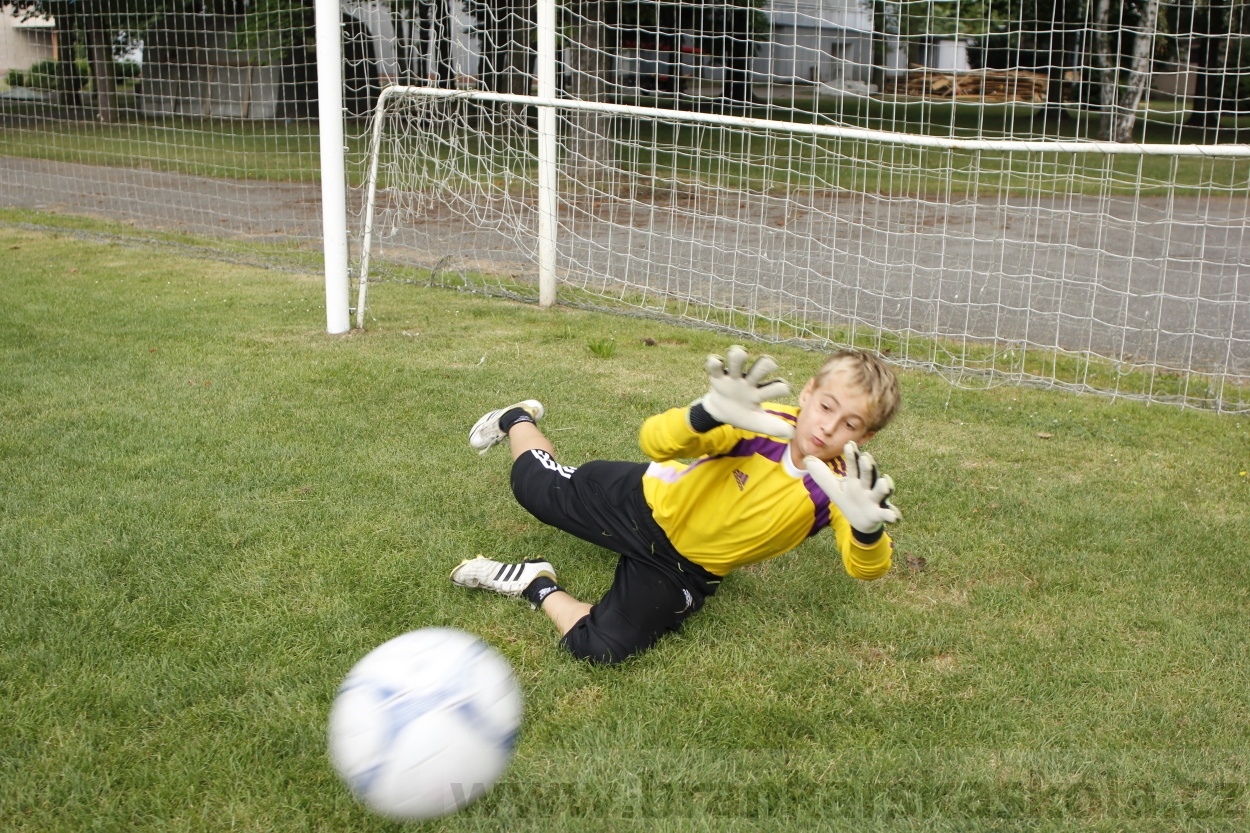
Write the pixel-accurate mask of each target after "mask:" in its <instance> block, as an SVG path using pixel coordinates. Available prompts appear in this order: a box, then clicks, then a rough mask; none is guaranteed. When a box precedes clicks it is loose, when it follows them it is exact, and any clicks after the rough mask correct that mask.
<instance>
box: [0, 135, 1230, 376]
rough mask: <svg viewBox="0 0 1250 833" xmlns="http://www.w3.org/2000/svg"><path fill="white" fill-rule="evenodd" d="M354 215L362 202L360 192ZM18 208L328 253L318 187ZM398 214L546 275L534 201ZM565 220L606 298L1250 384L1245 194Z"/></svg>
mask: <svg viewBox="0 0 1250 833" xmlns="http://www.w3.org/2000/svg"><path fill="white" fill-rule="evenodd" d="M350 199H351V200H352V201H353V202H354V204H355V205H357V206H358V205H359V194H353V195H352V196H351V198H350ZM0 204H3V205H6V206H12V207H24V208H34V209H40V210H44V211H50V212H57V213H67V214H85V215H90V216H96V217H103V218H108V219H112V220H121V221H124V222H129V223H132V224H134V225H136V226H139V227H144V228H153V229H164V230H176V231H183V232H189V233H193V234H202V235H213V236H225V237H231V238H237V239H248V240H272V241H279V240H297V241H303V242H306V243H308V244H309V245H316V244H317V242H318V241H319V238H320V228H321V221H320V216H319V208H320V190H319V188H318V186H316V185H315V184H303V183H271V182H261V181H242V180H222V179H210V178H206V177H195V176H186V175H182V174H174V173H157V172H152V171H142V170H132V169H121V168H105V167H98V166H90V165H78V164H64V163H51V162H45V161H39V160H30V159H18V158H13V157H0ZM394 208H395V206H392V205H390V203H389V202H388V200H387V199H386V198H385V197H384V199H383V200H382V209H383V210H382V213H381V215H380V218H379V232H378V244H377V248H376V249H375V255H376V256H378V257H382V258H387V259H390V260H398V261H403V262H408V263H413V264H416V265H420V266H425V267H431V266H433V265H434V264H436V263H439V262H442V263H444V264H447V263H449V262H450V264H451V265H452V266H453V267H454V268H462V269H466V270H472V271H482V272H487V273H490V274H501V275H530V276H532V275H533V274H534V272H535V268H534V265H533V264H534V263H535V261H536V258H535V257H534V250H535V235H534V232H535V229H536V227H537V223H536V211H535V207H534V205H533V202H532V200H513V199H503V198H499V199H497V200H496V201H495V202H494V203H491V204H482V203H480V202H474V203H470V202H461V201H460V200H459V198H458V197H457V195H455V194H442V195H440V197H439V198H438V199H436V200H430V201H428V203H427V204H426V205H425V206H424V207H423V208H422V209H421V211H420V212H419V213H417V214H416V215H413V214H408V215H403V214H400V213H397V212H396V211H395V210H394ZM355 210H356V209H355V208H353V211H355ZM475 215H476V217H477V220H475V221H474V222H472V223H471V222H469V221H468V220H466V217H472V216H475ZM560 219H561V226H562V229H561V235H560V239H561V241H562V242H561V245H560V257H559V263H560V264H561V268H562V272H563V276H564V277H563V279H564V280H566V281H567V282H569V283H571V284H575V285H579V286H582V287H584V288H586V289H588V290H591V291H593V292H599V293H604V294H608V295H613V296H620V295H625V294H632V295H634V296H638V295H640V294H641V295H642V296H644V297H646V296H650V297H652V298H665V297H673V296H687V297H689V296H693V297H695V298H699V299H703V300H706V301H709V302H711V303H714V304H717V305H722V306H731V305H732V306H738V307H748V306H749V307H753V308H755V309H760V310H763V311H765V312H767V313H769V314H771V315H780V316H786V317H791V316H795V317H802V318H805V319H806V320H808V321H813V322H819V323H827V324H839V323H845V322H848V321H852V320H853V321H857V322H860V323H863V324H867V325H869V326H880V327H885V328H887V329H892V330H899V329H909V330H911V331H913V332H917V333H920V334H926V335H928V334H941V335H947V336H959V335H971V336H975V337H977V338H986V339H998V340H1002V341H1013V342H1014V341H1026V342H1029V343H1032V344H1035V345H1041V346H1051V345H1057V346H1060V347H1062V348H1064V349H1069V350H1083V349H1092V350H1094V351H1095V352H1097V353H1099V354H1100V355H1104V356H1109V357H1113V358H1118V359H1124V360H1128V361H1139V362H1147V363H1157V364H1160V365H1164V366H1168V367H1174V368H1177V369H1186V368H1193V369H1200V370H1214V371H1217V372H1227V373H1229V374H1231V375H1233V376H1241V377H1250V268H1248V267H1250V199H1248V198H1247V197H1246V196H1245V195H1241V196H1238V197H1237V198H1229V197H1228V196H1225V197H1224V199H1223V200H1222V201H1215V200H1208V199H1199V198H1173V199H1172V200H1170V201H1166V200H1164V199H1162V198H1150V199H1142V200H1139V201H1129V200H1126V199H1123V198H1106V197H1104V198H1099V197H1082V196H1076V197H1067V198H1063V199H1057V198H1049V199H1048V198H1007V197H1003V198H991V199H984V200H977V201H963V202H944V201H939V200H928V201H924V200H915V199H906V200H904V199H891V198H888V197H882V196H880V195H871V194H853V195H847V194H837V193H817V194H807V195H805V196H803V197H800V198H798V199H792V198H781V197H779V196H761V195H759V194H754V195H751V196H747V195H744V194H740V193H737V192H732V191H726V190H710V189H709V190H707V191H703V192H692V193H687V194H682V195H671V194H670V195H668V196H657V195H648V196H646V198H645V199H642V198H639V196H638V195H637V194H635V195H634V197H633V198H632V199H631V198H618V199H611V200H604V199H600V200H597V201H585V202H583V203H573V204H569V205H566V206H565V207H564V208H563V209H562V213H561V217H560ZM350 224H351V225H352V226H353V228H354V227H355V226H356V224H357V220H355V219H354V218H353V219H352V220H350ZM1039 243H1040V244H1041V245H1039ZM448 258H450V261H449V260H448ZM1055 275H1061V276H1062V277H1061V278H1056V277H1054V276H1055Z"/></svg>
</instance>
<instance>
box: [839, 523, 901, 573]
mask: <svg viewBox="0 0 1250 833" xmlns="http://www.w3.org/2000/svg"><path fill="white" fill-rule="evenodd" d="M831 526H832V527H833V536H834V538H836V539H837V542H838V551H839V552H840V553H841V554H842V566H843V567H845V568H846V573H847V575H849V576H850V577H851V578H858V579H863V580H864V581H872V580H873V579H878V578H881V577H882V576H883V575H885V574H886V573H888V572H890V568H891V567H892V566H894V558H893V556H894V542H893V541H891V540H890V536H889V535H887V534H886V533H885V530H884V529H880V530H877V531H876V532H875V533H872V534H870V535H865V534H864V533H862V532H857V531H856V530H855V528H854V527H852V526H851V524H850V522H849V521H847V519H846V516H844V515H842V514H841V513H840V512H839V513H835V515H834V520H833V523H832V524H831Z"/></svg>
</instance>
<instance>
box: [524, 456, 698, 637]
mask: <svg viewBox="0 0 1250 833" xmlns="http://www.w3.org/2000/svg"><path fill="white" fill-rule="evenodd" d="M646 468H647V466H646V464H645V463H619V462H608V461H604V460H596V461H594V462H590V463H587V464H586V465H584V466H580V467H578V468H573V467H571V466H562V465H560V464H559V463H557V462H556V461H555V460H554V459H552V457H551V455H550V454H548V453H546V452H545V451H538V450H533V451H530V452H528V453H526V454H522V455H521V456H520V457H518V458H517V460H516V462H515V463H513V464H512V492H513V494H515V495H516V499H517V501H518V502H519V503H520V504H521V505H522V506H524V507H525V508H526V509H527V510H528V511H529V512H530V514H532V515H533V516H534V517H536V518H538V519H539V520H540V521H542V522H543V523H547V524H550V525H551V526H554V527H556V528H557V529H562V530H564V531H565V532H568V533H571V534H573V535H576V536H577V537H578V538H581V539H582V540H584V541H589V542H590V543H592V544H598V545H599V546H601V547H606V548H607V549H610V550H612V551H613V552H616V553H619V554H620V556H621V558H620V560H619V561H617V564H616V578H615V579H614V580H613V581H612V586H611V587H610V588H609V589H608V592H607V593H606V594H605V595H604V597H603V598H602V599H600V600H599V602H598V604H596V605H594V607H592V608H591V609H590V614H589V615H588V616H586V617H585V618H583V619H582V620H581V621H580V622H578V623H577V624H576V625H574V626H573V628H572V630H570V631H569V632H568V633H567V634H565V636H564V638H563V639H562V640H561V644H563V645H564V647H566V648H568V649H569V651H571V652H572V653H573V656H575V657H578V658H579V659H587V660H591V661H592V662H621V661H622V660H625V659H628V658H629V657H631V656H633V655H634V654H638V653H641V652H642V651H645V650H647V649H648V648H650V647H651V646H652V645H654V644H655V641H656V640H657V639H659V638H660V637H661V636H663V635H664V634H665V633H666V632H668V631H675V630H677V629H678V628H680V627H681V623H682V622H683V621H684V620H685V618H686V617H687V616H689V615H690V614H692V613H694V612H695V611H696V610H698V609H699V608H701V607H703V601H704V599H706V598H707V597H708V596H711V595H712V594H713V593H715V592H716V588H717V587H718V586H719V585H720V580H721V579H720V576H717V575H715V574H713V573H709V572H708V571H707V570H705V569H703V568H702V567H700V566H699V565H698V564H695V563H694V562H693V561H690V560H689V559H687V558H685V557H684V556H682V555H681V554H680V553H678V552H677V550H676V549H674V548H673V545H672V543H671V542H670V541H669V540H668V536H667V535H665V534H664V530H662V529H660V527H659V525H658V524H657V523H656V522H655V518H654V517H653V516H652V515H651V507H649V506H647V501H646V498H644V497H643V494H642V474H643V472H644V471H646Z"/></svg>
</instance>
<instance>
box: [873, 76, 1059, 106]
mask: <svg viewBox="0 0 1250 833" xmlns="http://www.w3.org/2000/svg"><path fill="white" fill-rule="evenodd" d="M901 80H902V79H900V81H901ZM1046 83H1047V79H1046V76H1045V75H1043V74H1041V73H1037V72H1027V71H1025V70H1022V69H978V70H958V71H954V72H952V71H945V72H943V71H941V70H936V69H927V68H916V69H912V70H911V71H910V72H908V73H907V77H906V82H905V83H901V84H897V85H896V86H895V92H899V93H903V94H906V95H914V96H919V97H922V98H955V99H958V100H960V101H989V102H1001V101H1028V102H1032V103H1034V104H1041V103H1042V102H1044V101H1046Z"/></svg>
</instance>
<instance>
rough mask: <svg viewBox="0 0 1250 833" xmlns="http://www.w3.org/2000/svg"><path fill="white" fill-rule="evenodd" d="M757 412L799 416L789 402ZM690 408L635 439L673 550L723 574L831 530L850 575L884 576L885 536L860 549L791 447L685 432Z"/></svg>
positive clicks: (741, 434)
mask: <svg viewBox="0 0 1250 833" xmlns="http://www.w3.org/2000/svg"><path fill="white" fill-rule="evenodd" d="M763 407H764V409H765V410H766V411H767V412H768V413H770V414H773V415H774V416H778V417H781V418H782V419H785V420H786V421H788V422H790V423H794V422H795V421H796V418H797V415H798V408H794V407H791V406H789V405H777V404H774V403H765V404H764V406H763ZM688 410H689V409H688V408H673V409H671V410H668V411H665V412H664V413H662V414H656V415H655V416H653V417H651V418H650V419H648V420H647V421H646V422H644V423H643V425H642V432H641V433H640V435H639V437H638V442H639V444H640V445H641V446H642V450H643V451H644V452H645V453H646V455H647V456H648V457H650V458H651V460H652V461H653V462H652V463H651V465H650V466H648V467H647V471H646V473H645V474H644V475H643V478H642V490H643V495H644V496H645V497H646V500H647V505H648V506H650V507H651V512H652V514H654V516H655V520H656V523H658V524H659V525H660V528H661V529H663V530H664V532H665V533H666V534H667V535H668V538H669V540H670V541H672V543H673V546H674V547H676V548H677V551H678V552H680V553H681V554H682V555H684V556H685V557H686V558H688V559H690V560H691V561H693V562H694V563H696V564H698V565H699V566H701V567H703V568H704V569H706V570H707V571H708V572H711V573H714V574H716V575H718V576H724V575H728V574H729V573H730V572H732V571H733V570H736V569H737V568H739V567H742V566H745V565H747V564H753V563H755V562H757V561H764V560H765V559H769V558H774V557H776V556H778V555H781V554H782V553H785V552H789V551H790V550H792V549H794V548H795V547H796V546H798V545H799V544H800V543H802V542H803V541H804V540H805V539H807V538H809V537H810V536H812V535H815V534H816V533H817V532H820V530H822V529H824V528H825V527H826V526H832V527H833V532H834V537H835V538H836V540H837V545H838V550H839V552H840V553H841V555H842V564H843V566H844V567H845V569H846V572H847V573H848V574H850V575H851V576H853V577H855V578H859V579H875V578H879V577H881V576H883V575H885V574H886V573H887V572H889V570H890V566H891V561H892V560H891V555H892V551H893V549H894V544H893V543H892V542H891V541H890V537H889V536H888V535H885V534H882V535H881V537H880V538H879V539H878V540H877V541H876V542H875V543H873V544H870V545H867V546H865V545H863V544H861V543H860V542H859V541H857V540H856V539H855V536H854V535H853V534H852V532H851V525H850V523H848V522H847V520H846V518H844V517H843V516H842V513H841V512H839V511H838V509H837V507H836V506H834V505H832V504H831V503H830V502H829V498H828V497H826V496H825V493H824V492H822V491H821V490H820V487H819V486H817V485H816V483H815V481H813V480H812V478H811V476H810V475H808V474H807V472H806V471H805V470H804V469H802V468H800V467H799V466H796V465H795V464H794V461H793V460H792V459H791V456H790V445H789V443H788V442H785V441H782V440H778V439H776V438H775V437H770V436H768V435H766V434H757V433H755V432H752V431H744V430H742V429H740V428H734V427H733V426H730V425H721V426H719V427H718V428H713V429H712V430H711V431H708V432H706V433H703V434H700V433H698V432H696V431H695V430H694V429H692V428H691V427H690V423H689V421H688V420H687V417H686V414H687V411H688ZM678 460H693V462H691V463H680V462H677V461H678ZM839 462H840V461H839ZM834 470H835V471H838V473H840V474H841V473H843V472H841V471H839V468H838V467H837V466H836V465H835V467H834Z"/></svg>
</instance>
